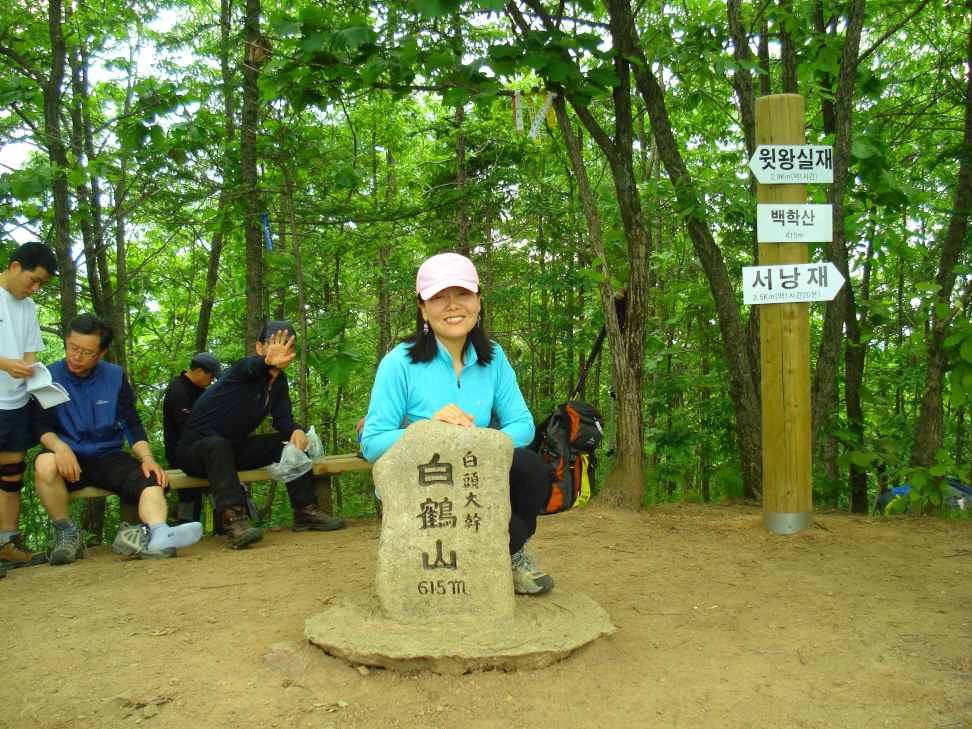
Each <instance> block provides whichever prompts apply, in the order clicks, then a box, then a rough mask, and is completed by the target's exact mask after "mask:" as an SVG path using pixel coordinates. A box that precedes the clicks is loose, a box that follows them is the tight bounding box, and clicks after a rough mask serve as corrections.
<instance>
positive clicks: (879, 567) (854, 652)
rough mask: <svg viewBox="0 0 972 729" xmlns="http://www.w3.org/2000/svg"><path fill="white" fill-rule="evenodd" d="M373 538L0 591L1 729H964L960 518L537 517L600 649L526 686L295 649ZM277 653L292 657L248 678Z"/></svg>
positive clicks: (969, 549) (206, 545)
mask: <svg viewBox="0 0 972 729" xmlns="http://www.w3.org/2000/svg"><path fill="white" fill-rule="evenodd" d="M379 530H380V524H379V523H378V522H377V521H358V522H352V523H350V524H349V525H348V527H347V528H346V529H344V530H342V531H339V532H332V533H324V534H322V533H307V534H293V533H292V532H290V531H289V530H288V529H282V530H277V531H268V532H267V535H266V538H265V539H264V541H263V542H262V543H261V544H259V545H256V546H254V547H251V548H250V549H248V550H242V551H230V550H228V549H226V547H225V541H224V540H223V539H222V538H220V537H212V538H204V539H203V541H202V542H201V543H200V544H198V545H196V546H193V547H191V548H189V549H185V550H182V552H181V553H180V556H179V558H178V559H175V560H169V561H164V562H150V561H137V560H136V561H125V560H122V559H121V558H120V557H117V556H116V555H113V554H111V553H110V551H109V549H108V547H98V548H95V549H92V550H91V553H90V558H85V559H83V560H81V561H79V562H78V563H77V564H76V565H73V566H66V567H50V566H47V565H45V566H42V567H31V568H26V569H19V570H13V571H11V572H9V573H8V574H7V577H6V578H5V579H4V580H3V581H2V582H0V594H2V595H3V604H4V608H5V618H4V625H3V638H4V639H3V641H2V646H0V661H2V666H3V669H4V681H3V689H2V690H0V697H2V701H0V727H11V728H13V727H45V729H47V728H50V729H53V728H55V727H72V729H75V728H76V729H100V728H102V727H127V726H132V725H136V724H148V725H149V726H150V727H157V729H165V728H168V727H171V728H172V729H185V728H186V727H189V728H192V727H314V728H315V729H330V728H332V727H333V728H334V729H338V728H344V727H361V728H366V727H374V728H376V729H385V728H391V727H409V728H411V727H415V728H419V727H436V728H438V727H462V728H463V729H494V728H495V729H501V728H503V729H505V728H506V727H513V728H516V729H537V728H539V727H564V728H576V729H588V728H590V727H612V728H613V727H711V728H713V729H723V728H725V729H729V728H732V729H737V728H740V727H820V728H821V729H823V728H827V729H833V728H836V727H850V728H854V729H856V728H858V727H886V726H887V727H902V728H904V727H908V728H911V727H914V728H915V729H932V728H933V727H957V728H959V727H966V728H967V727H972V580H970V578H972V521H970V520H967V519H966V520H958V521H952V520H947V519H939V518H918V519H916V518H912V517H908V516H899V517H891V518H870V517H851V516H848V515H845V514H838V513H818V514H817V515H816V518H815V524H814V528H813V529H812V530H810V531H807V532H804V533H802V534H798V535H793V536H789V537H780V536H774V535H771V534H769V533H767V532H765V531H764V530H763V529H762V527H761V513H760V511H759V510H758V509H757V508H754V507H750V506H745V505H738V504H737V505H732V504H730V505H708V506H702V505H688V504H686V505H665V506H658V507H655V508H653V509H652V510H651V511H650V512H643V513H632V512H629V511H621V510H617V509H614V508H612V507H609V506H602V505H598V504H593V505H590V506H588V507H586V508H583V509H580V510H577V511H575V512H571V513H568V514H561V515H558V516H553V517H542V518H541V525H540V530H539V532H538V534H537V536H536V537H535V538H534V540H533V542H531V545H535V546H536V547H537V549H538V551H539V553H540V554H541V557H542V562H541V564H542V566H543V567H544V568H545V569H546V570H547V571H548V572H550V574H552V575H553V576H554V577H555V579H556V581H557V588H556V589H564V590H573V591H577V592H582V593H584V594H586V595H588V596H590V597H593V598H594V599H596V600H598V601H599V602H600V603H601V604H602V605H603V606H604V607H605V608H606V610H607V611H608V612H609V614H610V615H611V618H612V619H613V621H614V623H615V624H616V625H617V627H618V632H617V633H616V634H614V635H613V636H610V637H607V638H602V639H600V640H599V641H596V642H595V643H592V644H590V645H588V646H586V647H584V648H582V649H580V650H579V651H577V652H575V653H574V654H573V655H572V656H571V657H569V658H567V659H566V660H564V661H562V662H560V663H556V664H554V665H552V666H550V667H548V668H545V669H542V670H539V671H524V672H519V673H502V672H487V673H473V674H467V675H465V676H459V677H455V676H440V675H436V674H432V673H428V672H418V673H396V672H392V671H384V670H381V669H372V670H371V671H370V672H369V671H365V670H361V671H359V670H358V669H356V668H355V667H354V666H350V665H348V664H346V663H344V662H342V661H340V660H338V659H335V658H332V657H330V656H328V655H326V654H324V653H323V652H322V651H320V650H318V649H317V648H314V647H312V646H309V645H307V644H306V643H304V641H303V631H304V622H305V620H306V619H307V618H308V617H310V616H311V615H313V614H314V613H317V612H320V611H322V610H326V609H328V605H329V604H330V603H332V602H333V601H335V600H337V599H340V598H341V597H343V596H345V595H350V594H354V593H357V592H361V591H365V590H369V589H372V588H373V582H374V571H375V560H376V554H377V549H378V536H379ZM517 599H518V600H530V599H543V597H538V598H529V597H520V598H517ZM280 642H293V643H296V644H298V645H299V648H298V650H297V651H296V653H294V654H293V655H290V656H288V655H286V654H283V655H277V659H276V660H268V659H267V651H268V648H269V647H270V646H271V645H273V644H275V643H280Z"/></svg>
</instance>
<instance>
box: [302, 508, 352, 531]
mask: <svg viewBox="0 0 972 729" xmlns="http://www.w3.org/2000/svg"><path fill="white" fill-rule="evenodd" d="M343 526H344V519H341V518H340V517H330V516H325V515H324V514H322V513H321V512H320V511H318V510H317V507H316V506H315V505H314V504H311V505H310V506H305V507H304V508H303V509H294V526H293V527H292V529H293V530H294V531H295V532H332V531H334V530H335V529H340V528H341V527H343Z"/></svg>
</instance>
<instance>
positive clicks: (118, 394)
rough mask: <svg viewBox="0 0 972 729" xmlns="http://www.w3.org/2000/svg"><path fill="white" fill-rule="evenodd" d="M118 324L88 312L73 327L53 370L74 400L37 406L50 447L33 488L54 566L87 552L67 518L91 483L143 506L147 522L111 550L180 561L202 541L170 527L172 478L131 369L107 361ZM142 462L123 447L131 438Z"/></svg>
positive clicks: (190, 528)
mask: <svg viewBox="0 0 972 729" xmlns="http://www.w3.org/2000/svg"><path fill="white" fill-rule="evenodd" d="M111 340H112V330H111V325H110V324H108V322H106V321H105V320H104V319H102V318H101V317H99V316H96V315H95V314H81V315H80V316H77V317H75V318H74V319H72V320H71V321H70V323H69V324H68V325H67V330H66V332H65V337H64V351H65V357H64V359H62V360H58V361H57V362H55V363H53V364H52V365H50V367H49V368H48V369H49V370H50V372H51V376H52V377H53V379H54V381H55V382H58V383H60V384H61V386H62V387H64V389H65V390H66V391H67V393H68V395H69V396H70V398H71V399H70V400H69V401H67V402H64V403H61V404H60V405H55V406H54V407H53V408H49V409H47V410H44V409H42V408H41V407H40V405H39V404H38V403H36V402H35V407H34V410H33V413H32V422H31V427H32V429H33V432H34V437H35V439H36V440H38V441H40V443H41V445H42V446H44V449H43V450H42V451H41V452H40V453H39V454H38V455H37V457H36V459H35V460H34V487H35V489H36V490H37V496H38V497H39V498H40V500H41V503H42V504H44V508H45V509H47V514H48V516H50V518H51V521H52V522H53V525H54V536H55V546H54V551H53V552H51V559H50V563H51V564H52V565H63V564H71V563H72V562H74V561H75V560H76V559H77V558H78V557H79V556H80V555H81V551H82V549H83V548H84V545H83V543H82V539H81V533H80V531H79V530H78V528H77V526H75V524H74V522H72V521H71V518H70V514H69V513H68V492H70V491H78V490H80V489H83V488H85V487H86V486H96V487H97V488H101V489H105V490H107V491H111V492H112V493H115V494H118V495H119V496H120V497H121V499H122V501H124V502H125V503H127V504H138V515H139V517H141V519H142V520H143V521H144V522H145V523H144V524H138V525H135V526H131V525H128V524H122V528H121V529H120V530H119V531H118V536H117V538H116V539H115V543H114V545H112V551H114V552H116V553H118V554H121V555H123V556H133V555H138V556H139V557H143V558H144V557H148V558H166V557H173V556H175V549H176V548H177V547H188V546H189V545H191V544H195V543H196V542H197V541H199V537H201V536H202V524H200V523H199V522H194V523H192V524H184V525H181V526H178V527H169V526H167V525H166V522H165V518H166V512H167V511H168V509H167V507H166V503H165V492H164V491H163V489H164V488H166V487H167V486H168V483H169V478H168V476H167V475H166V473H165V471H164V470H163V469H162V467H161V466H160V465H159V464H158V463H156V462H155V459H154V458H153V457H152V449H151V447H150V446H149V443H148V437H147V436H146V435H145V428H144V427H142V420H141V418H140V417H139V415H138V411H137V410H136V409H135V393H134V392H132V387H131V385H129V384H128V378H127V377H126V376H125V372H124V370H123V369H122V368H121V367H119V366H118V365H115V364H110V363H109V362H102V361H101V358H102V357H103V356H104V354H105V352H107V351H108V347H109V346H110V345H111ZM126 437H127V438H128V442H129V444H131V447H132V452H133V453H134V454H135V456H136V457H137V458H138V460H136V458H134V457H132V455H131V454H129V453H126V452H125V451H123V450H122V446H123V445H124V441H125V438H126Z"/></svg>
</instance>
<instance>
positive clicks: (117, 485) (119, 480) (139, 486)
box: [34, 448, 159, 504]
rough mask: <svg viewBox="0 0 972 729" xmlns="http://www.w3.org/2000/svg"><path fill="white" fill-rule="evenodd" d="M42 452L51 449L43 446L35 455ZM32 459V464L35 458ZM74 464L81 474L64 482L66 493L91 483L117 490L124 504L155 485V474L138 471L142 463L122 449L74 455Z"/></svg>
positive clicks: (131, 501)
mask: <svg viewBox="0 0 972 729" xmlns="http://www.w3.org/2000/svg"><path fill="white" fill-rule="evenodd" d="M45 453H51V451H49V450H47V449H46V448H45V449H44V450H42V451H41V452H40V453H38V454H37V456H38V457H39V456H42V455H44V454H45ZM34 461H35V464H36V461H37V458H35V459H34ZM78 465H79V466H80V467H81V478H79V479H78V480H77V481H75V482H74V483H68V482H67V481H65V482H64V485H65V486H67V490H68V492H69V493H70V492H71V491H80V490H81V489H83V488H87V487H88V486H93V487H94V488H98V489H104V490H105V491H111V492H112V493H113V494H118V495H119V496H120V497H121V500H122V501H124V502H125V503H126V504H137V503H138V499H139V497H140V496H141V495H142V492H143V491H144V490H145V489H147V488H151V487H152V486H158V485H159V484H158V481H156V480H155V474H154V473H152V474H149V477H148V478H146V477H145V474H144V473H142V464H141V463H140V462H139V461H138V459H136V458H135V457H134V456H132V455H131V454H130V453H126V452H125V451H115V452H114V453H109V454H108V455H107V456H104V457H103V458H93V459H91V460H88V459H85V458H78ZM35 467H36V466H35Z"/></svg>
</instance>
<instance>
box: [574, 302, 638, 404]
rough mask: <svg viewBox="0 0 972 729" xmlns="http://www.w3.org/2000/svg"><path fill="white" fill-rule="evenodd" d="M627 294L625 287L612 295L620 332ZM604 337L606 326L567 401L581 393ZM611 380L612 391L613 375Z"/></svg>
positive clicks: (602, 344) (602, 328) (602, 329)
mask: <svg viewBox="0 0 972 729" xmlns="http://www.w3.org/2000/svg"><path fill="white" fill-rule="evenodd" d="M627 293H628V289H627V287H625V288H622V289H621V290H620V291H618V293H616V294H615V295H614V310H615V312H616V313H617V316H618V327H619V328H620V330H621V331H622V332H623V331H624V315H625V311H626V309H627V303H628V302H627V299H626V298H625V297H626V295H627ZM606 336H607V325H606V324H605V325H604V326H602V327H601V331H600V333H599V334H598V335H597V339H596V340H595V341H594V347H593V349H591V354H590V356H589V357H588V358H587V364H585V365H584V369H583V371H582V372H581V374H580V377H579V378H578V380H577V385H576V386H575V387H574V389H573V391H572V392H571V393H570V397H568V398H567V399H568V400H573V399H574V397H576V395H577V393H579V392H580V391H581V388H582V387H583V386H584V382H585V381H586V380H587V374H588V373H589V372H590V371H591V365H593V364H594V360H595V359H597V355H599V354H600V353H601V348H602V347H603V346H604V338H605V337H606ZM613 371H614V370H613V368H612V372H613ZM611 378H612V385H611V387H612V389H613V387H614V385H613V382H614V380H613V378H614V375H613V374H612V375H611Z"/></svg>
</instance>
